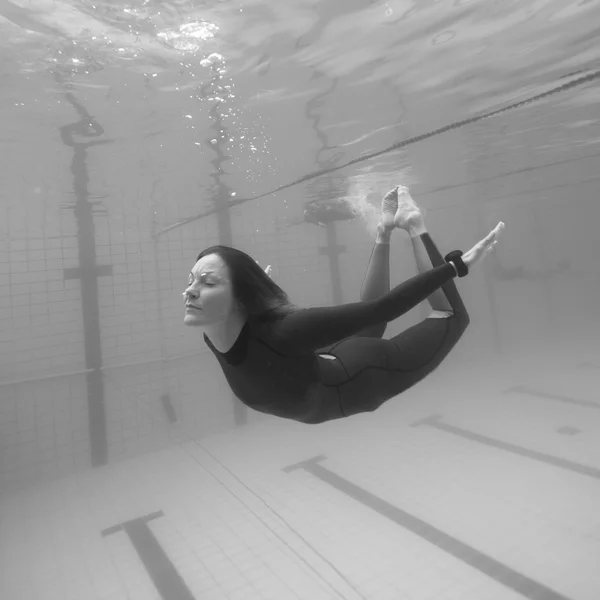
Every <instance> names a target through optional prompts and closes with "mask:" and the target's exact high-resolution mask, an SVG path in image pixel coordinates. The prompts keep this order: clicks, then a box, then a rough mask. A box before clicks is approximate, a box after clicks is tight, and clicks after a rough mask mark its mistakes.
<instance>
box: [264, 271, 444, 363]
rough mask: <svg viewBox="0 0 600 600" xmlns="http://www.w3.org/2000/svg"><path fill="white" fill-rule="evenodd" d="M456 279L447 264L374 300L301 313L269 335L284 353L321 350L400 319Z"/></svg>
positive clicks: (277, 324) (276, 325)
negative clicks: (375, 326)
mask: <svg viewBox="0 0 600 600" xmlns="http://www.w3.org/2000/svg"><path fill="white" fill-rule="evenodd" d="M455 276H456V271H455V269H454V267H453V265H451V264H449V263H445V264H443V265H441V266H439V267H436V268H434V269H431V270H429V271H426V272H425V273H420V274H419V275H416V276H415V277H412V278H410V279H408V280H407V281H405V282H403V283H401V284H399V285H397V286H396V287H394V288H393V289H391V290H390V291H389V292H387V293H386V294H385V295H383V296H381V297H380V298H377V299H375V300H369V301H366V302H352V303H350V304H342V305H339V306H327V307H315V308H305V309H299V310H296V311H294V312H292V313H290V314H289V315H286V316H285V317H283V318H282V319H280V320H279V321H276V322H275V323H272V324H270V327H269V329H270V335H271V336H272V340H273V341H274V342H277V345H278V346H279V347H280V348H281V349H286V350H289V351H290V352H293V353H297V352H306V351H315V350H319V349H320V348H323V347H324V346H328V345H330V344H334V343H336V342H338V341H340V340H343V339H344V338H347V337H349V336H351V335H354V334H355V333H358V332H359V331H362V330H363V329H364V328H365V327H371V326H373V325H377V324H379V323H387V322H389V321H393V320H394V319H397V318H398V317H400V316H401V315H403V314H405V313H407V312H408V311H409V310H411V309H412V308H414V307H415V306H417V304H419V303H420V302H423V300H426V299H427V298H428V297H429V296H430V295H431V294H432V293H433V292H435V291H436V290H437V289H439V288H440V287H441V286H443V285H444V284H445V283H448V282H449V281H451V280H452V279H453V278H454V277H455Z"/></svg>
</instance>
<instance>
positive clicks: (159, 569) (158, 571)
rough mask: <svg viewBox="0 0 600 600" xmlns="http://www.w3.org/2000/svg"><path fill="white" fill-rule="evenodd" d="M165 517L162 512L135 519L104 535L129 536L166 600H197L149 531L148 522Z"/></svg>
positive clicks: (109, 529)
mask: <svg viewBox="0 0 600 600" xmlns="http://www.w3.org/2000/svg"><path fill="white" fill-rule="evenodd" d="M162 516H163V513H162V511H160V512H156V513H152V514H151V515H148V516H146V517H141V518H139V519H133V520H132V521H127V522H126V523H121V524H120V525H115V526H114V527H109V528H108V529H105V530H104V531H103V532H102V535H103V536H108V535H112V534H113V533H117V532H118V531H125V533H127V535H128V536H129V539H130V540H131V543H132V544H133V547H134V548H135V549H136V551H137V553H138V556H139V557H140V560H141V561H142V562H143V563H144V566H145V567H146V571H148V575H149V576H150V578H151V579H152V581H153V582H154V585H155V586H156V589H157V590H158V593H159V594H160V597H161V598H162V599H163V600H195V598H194V596H193V595H192V592H190V589H189V588H188V587H187V585H186V583H185V581H184V580H183V579H182V577H181V575H179V573H178V572H177V569H175V566H174V565H173V563H172V562H171V560H170V559H169V557H168V556H167V554H166V552H165V551H164V550H163V549H162V547H161V545H160V544H159V542H158V540H157V539H156V537H154V534H153V533H152V530H151V529H150V527H148V521H151V520H154V519H157V518H159V517H162Z"/></svg>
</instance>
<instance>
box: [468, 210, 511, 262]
mask: <svg viewBox="0 0 600 600" xmlns="http://www.w3.org/2000/svg"><path fill="white" fill-rule="evenodd" d="M503 229H504V223H503V222H502V221H500V223H498V225H496V227H494V229H492V231H490V233H488V234H487V235H486V236H485V237H484V238H483V239H482V240H480V241H479V242H477V243H476V244H475V245H474V246H473V247H472V248H471V249H470V250H467V252H465V253H464V254H463V255H462V260H463V262H464V263H465V265H467V267H468V268H469V269H470V268H471V267H472V266H473V265H474V264H476V263H478V262H479V261H480V260H481V259H482V258H483V257H484V256H487V255H488V254H489V253H490V252H491V251H492V250H493V249H494V247H495V246H496V244H497V243H498V239H497V238H498V236H499V235H500V233H501V231H502V230H503Z"/></svg>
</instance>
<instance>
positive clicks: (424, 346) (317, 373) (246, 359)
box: [204, 234, 469, 423]
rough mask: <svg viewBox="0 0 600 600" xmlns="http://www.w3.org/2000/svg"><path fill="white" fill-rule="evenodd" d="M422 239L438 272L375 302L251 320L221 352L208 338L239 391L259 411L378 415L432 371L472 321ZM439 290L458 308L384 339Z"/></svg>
mask: <svg viewBox="0 0 600 600" xmlns="http://www.w3.org/2000/svg"><path fill="white" fill-rule="evenodd" d="M421 238H422V240H423V243H424V245H425V248H426V250H427V252H428V254H429V257H430V259H431V261H432V264H433V265H434V268H433V269H431V270H430V271H427V272H425V273H421V274H419V275H417V276H415V277H413V278H411V279H409V280H407V281H405V282H404V283H401V284H399V285H397V286H396V287H394V288H393V289H392V290H390V291H389V292H387V293H385V294H384V295H382V296H381V297H379V298H377V299H375V300H370V301H367V302H365V301H362V302H355V303H351V304H343V305H341V306H331V307H319V308H307V309H298V310H295V311H292V312H291V313H289V314H287V315H285V316H283V317H280V318H278V319H275V320H268V319H263V320H260V319H254V320H252V321H247V322H246V324H245V326H244V328H243V329H242V331H241V333H240V335H239V337H238V339H237V340H236V342H235V344H234V345H233V347H232V348H231V349H230V350H229V351H227V352H225V353H222V352H219V351H218V350H217V349H216V348H215V347H214V346H213V344H212V343H211V341H210V339H209V338H208V337H206V335H205V336H204V339H205V341H206V344H207V345H208V346H209V348H210V349H211V350H212V352H213V353H214V355H215V356H216V357H217V359H218V361H219V363H220V365H221V368H222V369H223V373H224V374H225V377H226V379H227V381H228V383H229V385H230V386H231V389H232V390H233V393H234V394H235V395H236V396H237V397H238V398H239V399H240V400H241V401H242V402H243V403H244V404H246V405H247V406H249V407H250V408H253V409H254V410H257V411H260V412H264V413H268V414H271V415H275V416H278V417H283V418H286V419H293V420H295V421H300V422H302V423H323V422H325V421H330V420H332V419H339V418H342V417H347V416H350V415H354V414H358V413H362V412H370V411H373V410H375V409H377V408H378V407H379V406H381V405H382V404H383V403H384V402H385V401H386V400H389V399H390V398H393V397H394V396H396V395H397V394H400V393H401V392H403V391H405V390H406V389H408V388H410V387H411V386H413V385H414V384H416V383H417V382H419V381H421V380H422V379H423V378H424V377H426V376H427V375H428V374H429V373H431V372H432V371H433V370H434V369H435V368H436V367H437V366H438V365H439V364H440V363H441V362H442V360H443V359H444V358H445V357H446V356H447V355H448V353H449V352H450V350H451V349H452V348H453V347H454V345H455V344H456V342H457V341H458V340H459V339H460V337H461V336H462V334H463V332H464V331H465V329H466V327H467V325H468V324H469V316H468V314H467V311H466V309H465V306H464V304H463V302H462V300H461V298H460V296H459V294H458V290H457V289H456V285H455V284H454V281H453V279H454V277H455V276H456V271H455V269H454V267H453V265H451V264H448V263H446V262H445V261H444V259H443V258H442V256H441V254H440V253H439V251H438V250H437V248H436V246H435V244H434V243H433V241H432V239H431V238H430V236H429V234H424V235H422V236H421ZM380 246H381V245H380ZM388 248H389V246H388ZM375 251H381V252H383V251H387V252H389V249H387V250H386V248H377V247H376V249H375V250H374V252H375ZM440 287H441V288H442V290H443V291H444V293H445V295H446V297H447V298H448V301H449V302H450V305H451V306H452V310H453V314H452V315H451V316H450V317H448V318H427V319H425V320H424V321H422V322H420V323H418V324H417V325H415V326H413V327H411V328H409V329H407V330H406V331H403V332H402V333H400V334H398V335H396V336H394V337H393V338H390V339H380V336H381V335H383V332H384V329H385V323H387V322H389V321H392V320H393V319H396V318H398V317H399V316H401V315H402V314H404V313H406V312H408V311H409V310H410V309H412V308H413V307H414V306H416V305H417V304H419V303H420V302H422V301H423V300H425V299H427V297H428V296H430V295H431V294H432V293H433V292H435V291H436V290H437V289H439V288H440ZM369 331H370V332H372V333H369ZM371 336H375V337H371ZM324 354H325V355H330V356H334V357H335V359H331V358H326V357H324V356H323V355H324Z"/></svg>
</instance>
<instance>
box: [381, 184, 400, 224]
mask: <svg viewBox="0 0 600 600" xmlns="http://www.w3.org/2000/svg"><path fill="white" fill-rule="evenodd" d="M397 210H398V188H397V187H395V188H394V189H393V190H390V191H389V192H388V193H387V194H386V195H385V196H384V197H383V200H382V201H381V222H380V223H379V226H378V230H379V231H380V232H381V233H389V232H391V231H392V229H394V227H395V225H394V215H395V214H396V211H397Z"/></svg>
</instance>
